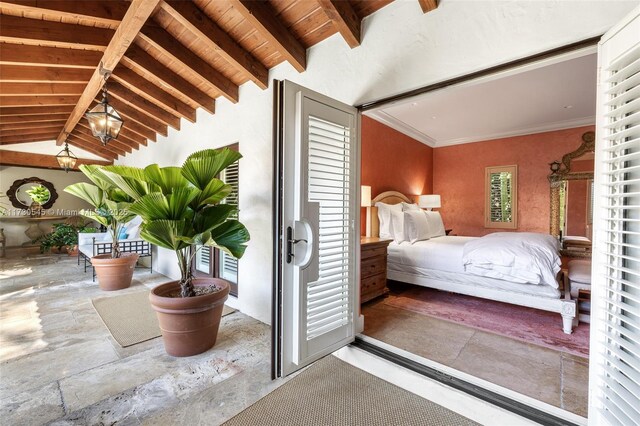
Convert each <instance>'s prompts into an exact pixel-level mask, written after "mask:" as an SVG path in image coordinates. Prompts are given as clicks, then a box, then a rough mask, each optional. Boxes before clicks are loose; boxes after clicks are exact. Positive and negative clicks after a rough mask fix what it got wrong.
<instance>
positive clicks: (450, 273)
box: [387, 236, 559, 297]
mask: <svg viewBox="0 0 640 426" xmlns="http://www.w3.org/2000/svg"><path fill="white" fill-rule="evenodd" d="M479 240H482V238H477V237H458V236H443V237H437V238H431V239H429V240H425V241H418V242H416V243H415V244H410V243H408V242H404V243H401V244H397V243H395V242H392V243H391V244H390V245H389V248H388V257H387V264H388V269H389V271H390V272H391V271H395V272H399V273H408V274H414V275H418V276H424V277H426V278H434V279H441V280H455V281H456V282H460V283H463V284H477V285H480V286H483V287H490V288H500V289H512V290H513V291H519V292H523V293H529V294H538V295H548V296H549V297H558V296H559V292H558V290H557V288H558V283H557V281H556V279H555V275H554V276H553V278H552V279H551V280H550V282H545V283H536V284H531V283H525V282H518V281H517V280H508V279H496V278H495V277H491V276H486V275H485V276H480V275H477V274H474V273H471V272H470V271H469V270H465V265H464V263H463V261H462V259H463V254H464V252H465V246H466V245H467V243H473V244H475V243H476V242H477V241H479ZM550 273H551V272H549V274H550ZM549 274H547V275H549ZM456 275H458V277H457V278H456ZM538 284H543V285H538ZM534 287H537V288H534ZM517 288H520V289H519V290H517Z"/></svg>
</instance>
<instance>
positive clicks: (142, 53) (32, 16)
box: [0, 0, 436, 164]
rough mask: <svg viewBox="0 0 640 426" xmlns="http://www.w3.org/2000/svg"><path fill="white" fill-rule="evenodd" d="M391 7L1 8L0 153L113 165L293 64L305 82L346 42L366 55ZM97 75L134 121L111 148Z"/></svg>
mask: <svg viewBox="0 0 640 426" xmlns="http://www.w3.org/2000/svg"><path fill="white" fill-rule="evenodd" d="M391 1H393V0H268V1H267V0H263V1H253V0H194V1H180V0H178V1H173V0H165V1H162V0H160V1H158V0H152V1H151V0H132V1H124V0H101V1H70V0H7V1H1V0H0V144H2V145H6V144H14V143H23V142H25V143H26V142H37V141H46V140H56V141H57V143H58V145H60V144H62V143H63V142H64V141H65V140H67V141H68V142H69V144H70V145H74V146H76V147H79V148H82V149H84V150H86V151H88V152H91V153H93V154H96V155H98V156H100V157H102V158H104V159H105V160H107V161H113V160H115V159H117V158H118V156H124V155H126V154H128V153H130V152H132V151H133V150H137V149H138V148H139V146H140V145H147V144H148V143H149V142H148V141H152V142H155V141H156V140H157V135H158V134H160V135H164V136H166V135H167V132H168V128H169V127H172V128H174V129H177V130H179V129H180V121H181V119H182V118H184V119H186V120H188V121H190V122H194V121H195V119H196V109H197V108H202V109H204V110H206V111H208V112H210V113H212V114H213V113H215V101H216V99H217V98H218V97H224V98H226V99H228V100H229V101H231V102H234V103H235V102H238V101H239V93H238V87H239V86H240V85H242V84H244V83H247V82H251V84H256V85H257V86H258V87H260V88H261V89H266V88H267V87H268V84H269V82H268V77H269V69H271V68H273V67H274V66H276V65H278V64H280V63H282V62H284V61H287V62H289V63H290V64H291V65H292V66H293V67H294V68H295V69H296V70H297V71H299V72H303V71H304V70H305V68H306V62H307V57H306V50H307V48H309V47H310V46H313V45H314V44H316V43H319V42H320V41H322V40H324V39H326V38H327V37H329V36H331V35H333V34H335V33H337V32H339V33H340V34H341V35H342V37H343V38H344V39H345V41H346V42H347V43H348V45H349V46H351V47H352V48H353V47H356V46H358V45H359V44H360V37H361V33H360V23H361V21H362V19H363V18H364V17H365V16H367V15H369V14H371V13H373V12H375V11H377V10H378V9H380V8H382V7H384V6H386V5H387V4H389V3H390V2H391ZM425 3H432V7H431V8H429V9H428V10H431V9H433V8H435V6H436V3H435V0H432V1H430V2H424V1H422V0H420V4H421V6H423V7H424V4H425ZM428 10H427V11H428ZM100 65H102V66H103V67H104V68H105V69H108V70H110V71H112V74H111V77H110V78H109V80H108V90H109V94H110V103H111V104H112V105H113V106H114V107H115V108H116V110H117V111H118V112H119V113H120V114H121V116H122V117H123V119H124V120H125V125H124V128H123V130H122V131H121V133H120V135H119V136H118V138H117V140H113V141H110V142H109V143H108V144H107V145H106V146H102V145H101V144H100V142H99V141H98V140H97V139H96V138H95V137H93V136H92V134H91V131H90V130H89V125H88V123H87V121H86V119H85V118H84V116H83V114H84V112H86V110H87V109H90V108H92V107H93V106H94V105H95V104H96V103H97V102H99V101H100V88H101V86H102V82H103V81H102V78H101V77H100V75H99V68H100ZM1 153H2V151H0V155H1ZM14 157H15V156H14ZM1 163H2V160H1V159H0V164H1Z"/></svg>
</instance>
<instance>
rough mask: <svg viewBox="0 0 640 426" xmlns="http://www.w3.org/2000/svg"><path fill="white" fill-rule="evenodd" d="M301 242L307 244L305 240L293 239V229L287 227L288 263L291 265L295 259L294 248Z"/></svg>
mask: <svg viewBox="0 0 640 426" xmlns="http://www.w3.org/2000/svg"><path fill="white" fill-rule="evenodd" d="M299 242H303V243H307V240H305V239H304V238H298V239H297V240H296V239H294V238H293V229H292V228H291V227H290V226H288V227H287V263H291V261H292V260H293V257H294V256H295V255H294V254H293V246H294V245H295V244H298V243H299Z"/></svg>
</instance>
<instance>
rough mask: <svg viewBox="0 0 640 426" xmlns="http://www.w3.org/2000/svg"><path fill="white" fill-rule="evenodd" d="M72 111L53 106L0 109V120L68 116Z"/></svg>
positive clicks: (68, 108)
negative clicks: (22, 117) (23, 117)
mask: <svg viewBox="0 0 640 426" xmlns="http://www.w3.org/2000/svg"><path fill="white" fill-rule="evenodd" d="M71 111H73V108H71V107H69V106H54V107H4V108H3V107H0V119H2V120H4V119H5V118H6V117H10V116H17V115H43V114H46V115H54V114H65V115H68V114H69V113H71Z"/></svg>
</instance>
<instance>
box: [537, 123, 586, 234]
mask: <svg viewBox="0 0 640 426" xmlns="http://www.w3.org/2000/svg"><path fill="white" fill-rule="evenodd" d="M595 140H596V135H595V133H594V132H586V133H584V134H583V135H582V145H580V147H579V148H578V149H576V150H575V151H573V152H570V153H568V154H565V155H564V156H563V157H562V163H560V164H559V165H558V163H555V165H556V167H555V168H556V169H557V170H555V171H552V172H551V174H550V175H549V176H548V179H549V183H550V185H551V209H550V210H551V212H550V213H551V215H550V219H551V221H550V223H549V233H550V234H551V235H553V236H554V237H559V236H560V187H561V186H562V182H564V181H567V180H586V179H593V172H572V171H571V160H573V159H574V158H578V157H581V156H582V155H583V154H585V153H587V152H594V151H595ZM551 164H554V163H551Z"/></svg>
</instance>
